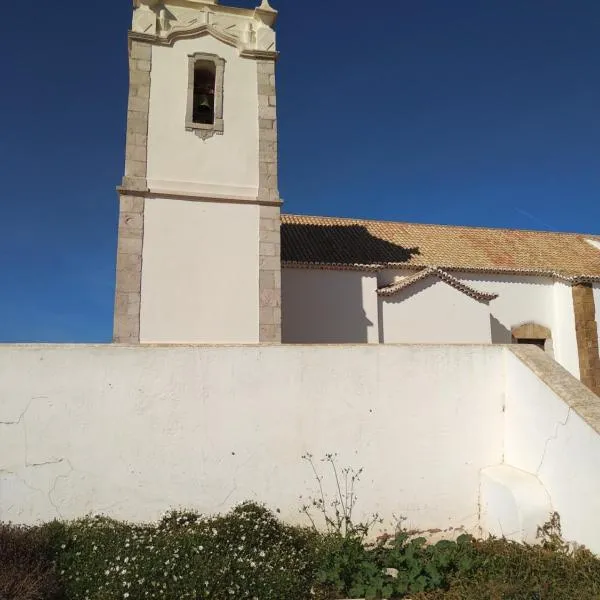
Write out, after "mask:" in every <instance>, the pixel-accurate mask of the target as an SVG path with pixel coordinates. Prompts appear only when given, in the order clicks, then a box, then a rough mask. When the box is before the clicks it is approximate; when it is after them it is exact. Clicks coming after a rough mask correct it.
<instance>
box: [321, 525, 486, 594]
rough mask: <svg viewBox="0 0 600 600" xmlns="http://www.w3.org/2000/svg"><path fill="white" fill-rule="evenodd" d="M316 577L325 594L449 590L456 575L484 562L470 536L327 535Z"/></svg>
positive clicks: (399, 534)
mask: <svg viewBox="0 0 600 600" xmlns="http://www.w3.org/2000/svg"><path fill="white" fill-rule="evenodd" d="M323 548H324V550H322V553H321V559H320V561H319V570H318V573H317V580H318V583H319V585H320V586H321V592H320V593H321V596H322V597H326V598H367V599H372V598H403V597H405V596H406V595H407V594H413V593H416V592H423V591H427V590H445V589H448V588H449V586H450V582H451V581H452V578H453V577H455V576H456V575H457V574H459V573H468V572H471V571H473V570H474V569H476V568H477V567H478V566H479V565H480V564H481V559H480V558H478V555H477V551H476V548H475V545H474V540H473V538H471V537H470V536H467V535H465V536H461V537H460V538H458V540H457V541H456V542H451V541H445V540H444V541H440V542H438V543H437V544H433V545H427V544H426V543H425V539H424V538H416V539H411V538H410V537H409V536H408V535H407V534H406V533H404V532H400V533H398V534H397V535H396V536H391V537H388V538H385V539H382V540H381V541H380V542H378V543H377V544H375V545H373V546H366V545H365V544H364V543H363V542H362V540H361V538H360V537H359V536H345V537H343V536H338V535H334V536H328V538H327V539H326V540H325V541H324V544H323Z"/></svg>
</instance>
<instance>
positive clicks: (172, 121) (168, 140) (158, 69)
mask: <svg viewBox="0 0 600 600" xmlns="http://www.w3.org/2000/svg"><path fill="white" fill-rule="evenodd" d="M195 52H206V53H209V54H217V55H218V56H220V57H222V58H224V59H225V60H226V65H225V81H224V105H223V117H224V122H225V130H224V133H223V135H216V136H214V137H212V138H211V139H209V140H206V141H203V140H202V139H200V138H199V137H198V136H197V135H196V134H195V133H194V132H192V131H186V130H185V116H186V106H187V90H188V55H189V54H193V53H195ZM151 81H152V83H151V90H150V114H149V124H148V175H147V177H148V186H149V188H150V190H151V191H153V192H157V193H160V192H193V193H195V194H196V195H205V196H207V197H209V198H210V197H215V196H217V197H218V196H223V197H227V198H231V197H240V198H256V195H257V193H258V176H259V175H258V75H257V68H256V61H255V60H251V59H244V58H241V57H240V56H239V52H238V50H237V48H232V47H231V46H228V45H227V44H224V43H222V42H220V41H218V40H216V39H215V38H213V37H211V36H204V37H201V38H196V39H191V40H180V41H177V42H176V43H175V45H174V46H173V47H167V46H159V45H154V46H153V47H152V72H151Z"/></svg>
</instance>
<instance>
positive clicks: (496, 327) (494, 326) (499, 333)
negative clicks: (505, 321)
mask: <svg viewBox="0 0 600 600" xmlns="http://www.w3.org/2000/svg"><path fill="white" fill-rule="evenodd" d="M490 326H491V330H492V344H512V341H513V339H512V333H511V332H510V329H507V328H506V327H505V326H504V325H502V323H500V321H498V319H496V317H494V315H490Z"/></svg>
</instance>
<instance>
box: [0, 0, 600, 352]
mask: <svg viewBox="0 0 600 600" xmlns="http://www.w3.org/2000/svg"><path fill="white" fill-rule="evenodd" d="M232 4H236V5H238V6H252V5H253V3H252V2H247V1H245V0H239V1H237V2H232ZM273 4H274V6H275V7H276V8H278V9H279V10H280V20H279V24H278V31H279V49H280V51H281V60H280V63H279V66H278V81H277V83H278V94H279V96H278V103H279V119H280V121H279V124H280V145H279V148H280V174H281V181H280V188H281V194H282V197H283V198H284V200H285V202H286V204H285V210H286V211H287V212H297V213H306V214H323V215H341V216H356V217H366V218H381V219H390V220H404V221H420V222H432V223H451V224H468V225H486V226H498V227H520V228H527V229H555V230H560V231H582V232H589V233H600V202H599V193H600V77H599V74H598V73H599V71H598V68H599V65H600V3H599V2H597V0H485V1H484V0H456V1H454V2H449V1H448V0H420V1H419V2H408V1H407V0H380V1H378V2H377V3H366V2H359V1H357V0H347V1H346V2H341V1H339V0H329V1H327V2H317V1H314V0H313V1H312V2H308V1H299V0H294V1H291V0H273ZM15 11H16V13H15V15H13V17H14V20H13V17H11V25H10V26H7V27H5V29H4V31H3V34H2V36H0V52H1V56H2V61H1V62H2V93H1V94H0V126H1V130H0V131H1V133H0V190H1V192H0V193H1V194H2V200H3V201H2V205H1V207H2V217H1V218H0V275H1V279H0V281H1V287H0V341H4V342H27V341H49V342H51V341H55V342H69V341H73V342H82V341H98V342H105V341H109V340H110V338H111V331H112V310H113V292H114V263H115V250H116V224H117V196H116V192H115V186H116V185H117V184H118V183H119V181H120V179H121V177H122V172H123V154H124V137H125V134H124V132H125V117H126V101H127V53H126V47H127V46H126V31H127V29H128V26H129V23H130V13H131V3H130V2H129V1H127V0H119V1H112V2H101V3H92V4H89V3H88V4H86V3H82V2H76V1H75V0H62V2H61V3H60V4H56V3H49V2H37V3H36V6H35V9H33V10H31V14H26V13H25V12H23V11H21V9H20V7H17V8H15Z"/></svg>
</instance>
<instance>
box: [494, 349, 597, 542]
mask: <svg viewBox="0 0 600 600" xmlns="http://www.w3.org/2000/svg"><path fill="white" fill-rule="evenodd" d="M506 361H507V362H506V369H507V373H506V386H507V387H506V441H505V450H504V456H505V462H506V463H507V464H510V465H512V466H514V467H516V468H519V469H522V470H524V471H527V472H529V473H532V474H535V475H537V477H538V478H539V479H540V481H541V482H542V484H543V485H544V486H545V488H546V490H547V491H548V493H549V496H550V499H551V503H552V506H553V508H554V510H555V511H557V512H558V513H559V514H560V516H561V521H562V529H563V535H564V537H565V539H567V540H573V541H577V542H578V543H580V544H585V545H586V546H588V547H589V548H591V549H592V550H593V551H594V552H600V530H599V529H598V527H597V526H596V524H597V520H598V514H600V435H599V434H598V433H596V431H594V429H592V427H590V426H589V425H588V424H587V423H586V422H585V421H584V420H583V419H582V418H581V417H580V416H579V415H578V414H577V413H576V412H575V410H573V409H571V408H569V406H568V405H567V404H566V403H565V402H564V401H563V400H561V398H560V397H559V396H558V395H557V394H556V393H555V392H554V391H552V390H551V389H550V388H549V387H548V386H547V385H546V384H545V383H544V382H543V381H542V380H540V379H539V378H538V377H537V376H536V375H535V374H534V373H533V372H532V371H531V370H530V369H529V368H528V367H527V366H526V365H524V364H523V363H522V362H521V361H520V360H519V359H518V358H517V357H516V356H514V355H512V354H510V353H507V357H506ZM586 393H587V394H589V395H591V393H590V392H589V391H586Z"/></svg>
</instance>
